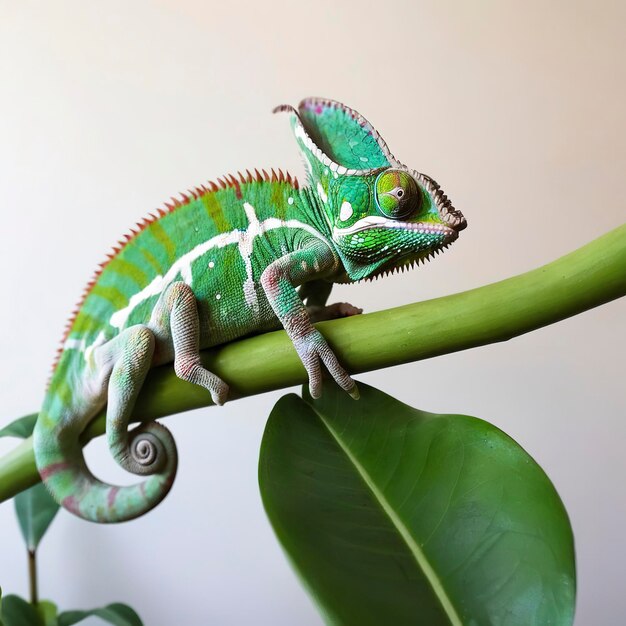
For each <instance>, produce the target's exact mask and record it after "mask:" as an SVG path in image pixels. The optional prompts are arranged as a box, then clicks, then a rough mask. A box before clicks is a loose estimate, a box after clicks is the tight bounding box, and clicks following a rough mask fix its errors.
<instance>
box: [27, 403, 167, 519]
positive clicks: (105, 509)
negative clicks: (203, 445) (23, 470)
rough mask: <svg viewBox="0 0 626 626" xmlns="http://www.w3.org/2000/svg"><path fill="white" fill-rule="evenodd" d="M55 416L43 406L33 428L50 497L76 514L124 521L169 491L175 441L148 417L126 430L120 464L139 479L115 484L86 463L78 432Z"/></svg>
mask: <svg viewBox="0 0 626 626" xmlns="http://www.w3.org/2000/svg"><path fill="white" fill-rule="evenodd" d="M73 423H76V422H74V421H73V420H71V419H63V420H57V419H55V417H53V416H52V415H51V414H50V413H49V412H47V411H46V407H45V406H44V409H43V410H42V413H41V414H40V415H39V419H38V420H37V424H36V426H35V430H34V433H33V443H34V449H35V460H36V462H37V468H38V470H39V474H40V475H41V479H42V481H43V482H44V483H45V485H46V487H47V488H48V490H49V491H50V493H51V494H52V497H53V498H54V499H55V500H56V501H57V502H59V504H61V505H62V506H63V507H65V508H66V509H67V510H68V511H70V512H71V513H74V514H75V515H77V516H78V517H82V518H83V519H86V520H89V521H92V522H101V523H114V522H124V521H127V520H131V519H134V518H136V517H139V516H140V515H143V514H144V513H147V512H148V511H150V510H151V509H152V508H154V507H155V506H156V505H157V504H159V502H161V500H163V498H165V496H166V495H167V493H168V492H169V490H170V488H171V486H172V483H173V482H174V477H175V475H176V468H177V464H178V455H177V453H176V444H175V443H174V438H173V437H172V435H171V434H170V432H169V430H168V429H167V428H165V427H164V426H162V425H161V424H158V423H157V422H150V423H148V424H145V425H141V426H139V427H137V428H135V429H134V430H132V431H130V432H129V433H128V439H127V441H128V445H127V446H126V450H125V460H126V462H125V464H124V466H125V467H126V468H127V469H131V471H134V472H135V473H138V474H150V477H149V478H148V479H147V480H146V481H145V482H142V483H138V484H135V485H129V486H123V487H118V486H115V485H109V484H107V483H104V482H102V481H100V480H98V479H97V478H96V477H95V476H94V475H93V474H92V473H91V471H90V470H89V468H88V467H87V464H86V463H85V458H84V456H83V451H82V446H81V444H80V432H79V430H78V429H77V428H75V427H69V426H68V424H73Z"/></svg>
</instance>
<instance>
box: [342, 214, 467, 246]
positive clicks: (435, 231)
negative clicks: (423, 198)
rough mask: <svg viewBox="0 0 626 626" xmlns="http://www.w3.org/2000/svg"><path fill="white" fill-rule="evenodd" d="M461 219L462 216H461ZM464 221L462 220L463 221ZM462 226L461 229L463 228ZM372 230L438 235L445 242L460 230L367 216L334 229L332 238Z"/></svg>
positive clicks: (454, 237)
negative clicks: (346, 225)
mask: <svg viewBox="0 0 626 626" xmlns="http://www.w3.org/2000/svg"><path fill="white" fill-rule="evenodd" d="M461 217H462V216H461ZM463 221H464V220H463ZM464 227H465V226H463V227H462V228H464ZM372 228H381V229H382V228H384V229H388V230H401V231H404V232H413V233H416V234H420V235H439V236H443V237H444V238H445V241H446V242H452V241H454V240H455V239H456V238H457V237H458V236H459V233H458V231H459V230H461V229H462V228H454V227H451V226H446V225H445V224H434V223H432V222H400V221H397V220H390V219H388V218H386V217H381V216H378V215H369V216H367V217H364V218H362V219H360V220H358V221H357V222H355V223H354V224H353V225H352V226H349V227H348V228H335V229H334V231H333V235H334V237H335V238H336V237H347V236H349V235H353V234H355V233H359V232H362V231H364V230H370V229H372Z"/></svg>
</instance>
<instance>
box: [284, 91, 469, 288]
mask: <svg viewBox="0 0 626 626" xmlns="http://www.w3.org/2000/svg"><path fill="white" fill-rule="evenodd" d="M276 110H277V111H289V112H291V113H292V127H293V130H294V134H295V136H296V139H297V141H298V144H299V147H300V150H301V151H302V153H303V155H304V157H305V165H306V166H307V170H308V177H309V183H310V188H311V191H312V196H313V199H314V201H315V202H316V204H318V205H319V206H320V208H321V210H322V212H323V214H324V216H325V219H326V221H327V223H328V226H329V228H330V230H331V237H332V241H333V243H334V245H335V248H336V250H337V252H338V254H339V256H340V257H341V260H342V262H343V265H344V268H345V274H346V276H345V279H346V280H349V281H353V280H360V279H362V278H369V277H372V276H376V275H378V274H381V273H387V272H391V271H394V270H397V269H400V268H403V267H405V266H407V265H413V264H414V263H416V262H418V261H421V260H425V259H427V258H429V257H430V256H432V255H433V254H434V253H435V252H438V251H439V250H441V249H442V248H445V247H447V246H448V245H450V244H451V243H452V242H453V241H455V240H456V238H457V237H458V234H459V232H460V231H461V230H463V229H464V228H465V226H466V221H465V218H464V217H463V215H462V214H461V212H460V211H457V210H456V209H454V208H453V207H452V204H451V203H450V200H449V199H448V198H447V197H446V195H445V194H444V193H443V191H442V190H441V189H440V188H439V185H438V184H437V183H436V182H435V181H434V180H432V179H431V178H429V177H428V176H426V175H425V174H421V173H419V172H416V171H414V170H410V169H409V168H407V167H406V166H405V165H403V164H402V163H400V161H398V160H397V159H396V158H395V157H394V156H393V154H391V152H390V150H389V148H388V147H387V144H386V143H385V141H384V140H383V138H382V137H381V136H380V135H379V134H378V132H377V131H376V130H375V129H374V127H373V126H372V125H371V124H370V123H369V122H368V121H367V120H366V119H365V118H364V117H363V116H362V115H360V114H359V113H358V112H357V111H355V110H353V109H350V108H348V107H347V106H345V105H344V104H341V103H339V102H335V101H332V100H324V99H320V98H307V99H306V100H303V101H302V102H301V103H300V105H299V106H298V109H297V110H296V109H294V108H292V107H290V106H281V107H278V108H277V109H276Z"/></svg>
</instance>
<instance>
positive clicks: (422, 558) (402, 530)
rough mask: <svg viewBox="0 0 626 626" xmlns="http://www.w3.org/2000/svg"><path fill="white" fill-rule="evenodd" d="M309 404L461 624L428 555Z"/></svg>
mask: <svg viewBox="0 0 626 626" xmlns="http://www.w3.org/2000/svg"><path fill="white" fill-rule="evenodd" d="M309 406H311V408H312V409H313V411H314V413H315V414H316V415H317V416H318V417H319V419H320V421H321V422H322V424H324V426H325V427H326V429H327V430H328V432H329V433H330V434H331V436H332V437H333V439H334V440H335V441H336V442H337V445H338V446H339V447H340V448H341V450H342V451H343V453H344V454H345V455H346V456H347V457H348V460H349V461H350V462H351V463H352V464H353V465H354V467H355V469H356V470H357V472H358V473H359V475H360V476H361V478H362V479H363V482H364V483H365V484H366V485H367V487H368V488H369V489H370V491H371V492H372V495H373V496H374V498H375V499H376V501H377V502H378V503H379V504H380V506H381V508H382V509H383V511H384V513H385V514H386V515H387V516H388V517H389V520H390V521H391V523H392V525H393V526H394V528H395V529H396V530H397V531H398V533H399V534H400V536H401V537H402V539H403V540H404V543H405V544H406V546H407V548H408V549H409V551H410V552H411V554H412V555H413V558H414V559H415V561H416V563H417V565H418V566H419V567H420V569H421V570H422V572H423V573H424V575H425V576H426V579H427V580H428V582H429V584H430V586H431V588H432V590H433V593H434V594H435V596H436V597H437V599H438V600H439V603H440V604H441V608H442V609H443V611H444V612H445V614H446V616H447V617H448V619H449V620H450V624H451V626H463V622H462V621H461V618H460V617H459V614H458V613H457V611H456V609H455V608H454V605H453V604H452V600H451V599H450V598H449V596H448V594H447V593H446V591H445V589H444V587H443V584H442V583H441V580H439V576H437V573H436V572H435V570H434V568H433V567H432V565H431V564H430V562H429V560H428V557H427V556H426V555H425V554H424V551H423V550H422V549H421V548H420V546H419V544H418V543H417V542H416V541H415V539H414V538H413V536H412V535H411V532H410V531H409V529H408V528H407V527H406V525H405V524H404V523H403V522H402V520H401V519H400V518H399V516H398V515H397V514H396V512H395V511H394V509H393V507H392V506H391V504H390V503H389V502H388V501H387V499H386V498H385V496H384V494H383V493H382V491H380V489H379V488H378V487H377V485H376V483H375V482H374V481H373V480H372V478H371V476H370V475H369V474H368V472H367V471H366V469H365V468H364V467H363V466H362V465H361V463H359V461H358V459H357V458H356V457H355V456H354V455H353V454H352V452H351V451H350V449H349V448H348V447H347V446H346V445H345V444H344V442H343V441H342V440H341V437H339V435H338V434H337V433H336V432H335V430H334V429H333V427H332V426H331V425H330V424H329V423H328V422H327V421H326V420H325V419H324V416H323V415H322V414H320V413H319V412H318V411H317V410H316V409H315V407H314V406H312V405H309Z"/></svg>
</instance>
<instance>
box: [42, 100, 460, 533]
mask: <svg viewBox="0 0 626 626" xmlns="http://www.w3.org/2000/svg"><path fill="white" fill-rule="evenodd" d="M277 110H281V111H283V110H285V111H289V112H290V113H291V119H292V127H293V129H294V133H295V136H296V139H297V141H298V144H299V146H300V149H301V150H302V152H303V154H304V156H305V159H306V163H307V167H308V170H309V183H310V186H308V187H305V188H303V189H299V188H298V185H297V183H296V182H295V181H292V179H291V177H289V176H287V177H283V175H282V173H281V174H280V175H279V176H277V175H275V174H274V173H273V174H272V176H269V175H267V174H265V173H264V174H263V175H260V174H258V172H257V175H256V176H252V175H251V174H248V176H246V177H244V176H240V178H239V179H235V178H234V177H229V178H228V179H227V180H226V181H220V185H219V186H217V185H214V184H211V185H210V187H208V188H207V187H201V188H197V189H195V190H193V191H192V192H190V195H189V196H183V199H182V200H181V201H178V200H177V201H174V204H173V205H171V206H170V205H168V209H169V210H168V211H167V212H166V211H160V212H159V216H158V217H157V216H155V217H154V218H152V219H148V220H145V221H144V222H143V223H141V224H139V231H138V232H137V231H135V232H133V234H132V235H131V236H128V237H126V240H125V241H124V242H123V243H122V244H121V247H120V248H119V249H117V250H115V252H114V254H113V255H112V256H110V257H109V259H108V261H107V262H106V263H105V264H104V265H103V266H102V267H101V269H100V271H99V273H98V274H97V275H96V278H95V279H94V280H93V281H92V283H90V285H89V286H88V288H87V290H86V293H85V297H84V299H83V301H82V303H81V305H80V308H79V309H78V311H77V312H76V315H75V317H74V318H73V319H72V321H71V323H70V325H69V327H68V332H67V334H66V337H65V340H64V344H63V347H62V351H61V353H60V357H59V359H58V361H57V363H56V366H55V369H54V372H53V376H52V379H51V381H50V386H49V388H48V391H47V394H46V397H45V399H44V403H43V407H42V409H41V412H40V415H39V419H38V421H37V425H36V427H35V432H34V449H35V457H36V461H37V467H38V469H39V472H40V474H41V477H42V480H43V481H44V482H45V483H46V485H47V486H48V488H49V490H50V492H51V493H52V495H53V496H54V497H55V499H56V500H57V501H58V502H60V503H61V504H62V505H63V506H64V507H65V508H67V509H68V510H70V511H71V512H73V513H75V514H76V515H78V516H80V517H83V518H85V519H89V520H92V521H98V522H119V521H124V520H128V519H132V518H134V517H137V516H139V515H141V514H143V513H145V512H147V511H149V510H150V509H151V508H153V507H154V506H156V504H158V503H159V502H160V501H161V500H162V499H163V498H164V497H165V495H166V494H167V492H168V491H169V489H170V487H171V485H172V482H173V479H174V476H175V473H176V465H177V456H176V447H175V445H174V441H173V439H172V437H171V435H170V434H169V432H168V431H167V430H166V429H165V428H164V427H163V426H161V425H160V424H157V423H155V422H152V423H149V424H145V425H142V426H141V427H139V428H138V429H135V430H134V431H132V432H130V433H129V432H128V423H129V419H130V415H131V412H132V409H133V406H134V404H135V400H136V398H137V395H138V393H139V391H140V389H141V385H142V384H143V381H144V379H145V376H146V374H147V372H148V370H149V368H150V367H152V366H154V365H159V364H162V363H167V362H173V363H174V370H175V371H176V373H177V375H178V376H179V377H180V378H182V379H183V380H187V381H190V382H193V383H195V384H198V385H201V386H203V387H205V388H206V389H207V390H208V391H209V392H210V393H211V395H212V398H213V400H214V402H215V403H217V404H222V403H223V402H224V401H225V400H226V397H227V394H228V386H227V385H226V383H225V382H224V381H222V380H220V379H219V378H218V377H217V376H215V375H214V374H212V373H211V372H209V371H207V370H206V369H204V368H203V367H202V365H201V363H200V358H199V350H200V349H202V348H207V347H210V346H213V345H217V344H221V343H225V342H228V341H231V340H233V339H236V338H237V337H241V336H243V335H246V334H249V333H255V332H263V331H267V330H271V329H276V328H280V326H281V325H282V326H283V327H284V329H285V330H286V331H287V333H288V334H289V336H290V338H291V340H292V341H293V344H294V347H295V349H296V350H297V352H298V354H299V356H300V358H301V359H302V362H303V364H304V366H305V368H306V369H307V372H308V374H309V381H310V383H309V384H310V389H311V394H312V395H313V397H317V396H319V395H320V393H321V384H322V377H321V365H322V364H323V365H324V366H325V367H326V368H327V369H328V370H329V372H330V374H331V375H332V376H333V378H334V379H335V380H336V381H337V383H338V384H339V385H340V386H341V387H342V388H344V389H345V390H346V391H347V392H348V393H350V394H351V395H352V396H354V397H358V391H357V388H356V385H355V383H354V381H353V380H352V378H351V377H350V376H349V375H348V373H347V372H346V371H345V370H344V369H343V368H342V367H341V365H340V364H339V363H338V361H337V359H336V357H335V355H334V354H333V352H332V351H331V350H330V348H329V346H328V344H327V343H326V341H325V340H324V338H323V337H322V335H321V334H320V333H319V331H317V330H316V329H315V327H314V326H313V325H312V321H317V320H320V319H329V318H332V317H338V316H346V315H355V314H358V313H360V312H361V310H360V309H357V308H355V307H353V306H351V305H349V304H346V303H338V304H334V305H331V306H326V299H327V297H328V295H329V294H330V289H331V287H332V283H333V282H351V281H356V280H360V279H363V278H369V277H372V276H375V275H378V274H380V273H384V272H388V271H393V270H395V269H397V268H399V267H402V266H404V265H407V264H413V263H414V262H416V261H419V260H423V259H425V258H427V257H428V256H429V255H431V254H432V253H434V252H435V251H437V250H439V249H440V248H443V247H445V246H447V245H448V244H449V243H451V242H452V241H454V240H455V239H456V237H457V236H458V231H460V230H461V229H462V228H464V227H465V220H464V218H463V216H462V215H461V214H460V213H459V212H458V211H455V210H454V209H453V208H452V207H451V205H450V202H449V201H448V199H447V198H446V196H445V195H443V193H442V192H441V191H440V190H439V188H438V186H437V185H436V183H434V181H432V180H431V179H429V178H428V177H426V176H424V175H423V174H420V173H418V172H415V171H412V170H408V169H407V168H406V167H405V166H404V165H402V164H401V163H399V162H398V161H397V160H396V159H395V158H394V157H393V155H391V153H390V152H389V150H388V149H387V146H386V145H385V143H384V141H383V140H382V139H381V138H380V137H379V135H378V134H377V133H376V131H375V130H374V129H373V128H372V126H371V125H370V124H369V123H368V122H367V121H366V120H365V119H364V118H362V117H361V116H360V115H359V114H358V113H356V112H355V111H353V110H351V109H349V108H347V107H345V106H344V105H341V104H339V103H336V102H332V101H328V100H319V99H313V98H311V99H308V100H304V101H303V102H302V103H301V104H300V107H299V109H298V111H296V110H295V109H293V108H292V107H288V106H283V107H279V108H278V109H277ZM299 286H300V287H301V288H300V293H298V292H297V291H296V287H299ZM305 302H306V304H307V305H308V306H305ZM105 404H107V439H108V443H109V447H110V449H111V452H112V454H113V456H114V458H115V459H116V460H117V462H118V463H119V464H120V465H121V466H122V467H124V468H125V469H127V470H129V471H131V472H133V473H135V474H139V475H147V476H148V478H147V479H146V480H145V481H144V482H141V483H139V484H137V485H133V486H127V487H117V486H113V485H108V484H106V483H103V482H101V481H99V480H98V479H96V478H95V477H94V476H93V475H92V474H91V473H90V471H89V470H88V468H87V466H86V465H85V461H84V458H83V455H82V451H81V447H80V444H79V437H80V434H81V433H82V431H83V430H84V428H85V426H86V425H87V424H88V423H89V421H90V420H91V419H92V418H93V416H94V415H95V414H96V413H97V412H98V411H99V410H100V409H101V408H102V407H103V406H104V405H105Z"/></svg>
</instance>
